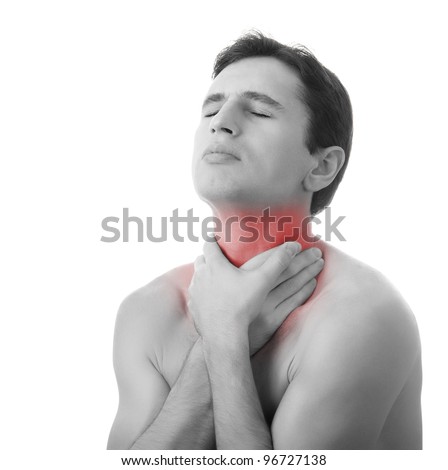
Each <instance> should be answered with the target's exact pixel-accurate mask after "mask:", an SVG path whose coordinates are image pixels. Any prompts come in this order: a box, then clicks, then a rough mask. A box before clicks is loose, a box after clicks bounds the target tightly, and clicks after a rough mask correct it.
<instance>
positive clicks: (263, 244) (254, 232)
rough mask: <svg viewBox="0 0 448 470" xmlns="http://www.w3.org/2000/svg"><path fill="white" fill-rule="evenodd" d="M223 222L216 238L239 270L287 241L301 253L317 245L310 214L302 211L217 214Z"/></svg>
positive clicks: (271, 209) (275, 209)
mask: <svg viewBox="0 0 448 470" xmlns="http://www.w3.org/2000/svg"><path fill="white" fill-rule="evenodd" d="M214 215H215V217H217V218H218V219H219V220H220V223H221V227H219V225H218V227H217V230H216V231H215V237H216V239H217V240H218V244H219V246H220V248H221V250H222V251H223V252H224V254H225V255H226V256H227V258H228V259H229V260H230V261H231V262H232V263H233V264H234V265H235V266H237V267H239V266H241V265H242V264H244V263H245V262H246V261H248V260H249V259H251V258H253V257H254V256H256V255H258V254H259V253H261V252H263V251H266V250H269V249H271V248H274V247H276V246H278V245H281V244H282V243H285V242H287V241H297V242H299V243H300V244H301V245H302V250H305V249H307V248H309V247H311V246H314V245H316V243H317V239H315V238H314V237H313V234H312V232H311V227H310V215H309V211H305V210H303V209H302V208H299V207H295V206H291V207H281V208H278V207H267V208H263V209H261V208H251V209H245V210H242V209H235V208H232V209H224V210H219V211H215V213H214Z"/></svg>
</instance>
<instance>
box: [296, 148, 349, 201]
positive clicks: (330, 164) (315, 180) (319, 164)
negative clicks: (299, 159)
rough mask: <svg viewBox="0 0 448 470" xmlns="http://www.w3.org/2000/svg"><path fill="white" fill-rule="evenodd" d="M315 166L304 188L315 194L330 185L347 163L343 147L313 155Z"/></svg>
mask: <svg viewBox="0 0 448 470" xmlns="http://www.w3.org/2000/svg"><path fill="white" fill-rule="evenodd" d="M312 158H313V160H314V166H313V168H311V170H310V171H309V172H308V174H307V175H306V176H305V179H304V180H303V186H304V188H305V189H306V190H307V191H311V192H313V193H315V192H316V191H320V190H321V189H323V188H326V187H327V186H328V185H330V184H331V183H332V182H333V180H334V179H335V178H336V175H337V174H338V173H339V170H340V169H341V168H342V165H344V162H345V152H344V150H343V149H342V148H341V147H337V146H333V147H327V148H325V149H321V150H318V151H317V152H316V153H315V154H314V155H312Z"/></svg>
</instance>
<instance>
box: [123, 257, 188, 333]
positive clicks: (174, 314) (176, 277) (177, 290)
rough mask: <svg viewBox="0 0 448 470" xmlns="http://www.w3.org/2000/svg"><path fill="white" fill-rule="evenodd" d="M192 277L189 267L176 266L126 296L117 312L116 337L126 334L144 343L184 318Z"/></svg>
mask: <svg viewBox="0 0 448 470" xmlns="http://www.w3.org/2000/svg"><path fill="white" fill-rule="evenodd" d="M192 274H193V265H192V264H188V265H183V266H179V267H177V268H175V269H173V270H171V271H168V272H167V273H164V274H163V275H161V276H159V277H157V278H156V279H154V280H152V281H151V282H149V283H148V284H146V285H145V286H143V287H141V288H139V289H137V290H135V291H134V292H132V293H131V294H129V295H128V296H127V297H126V298H125V299H124V300H123V301H122V302H121V304H120V307H119V309H118V313H117V319H116V327H115V330H116V334H117V332H120V331H122V330H126V331H128V332H129V333H130V334H132V335H133V337H134V338H135V337H136V336H141V335H144V336H145V338H146V339H147V338H148V335H151V336H153V337H154V338H156V337H157V336H158V335H159V334H160V333H162V330H166V329H169V327H170V326H171V325H172V324H173V323H175V322H176V321H179V319H180V318H181V317H182V316H183V315H184V314H185V305H186V300H185V295H186V289H187V288H188V285H189V283H190V280H191V276H192Z"/></svg>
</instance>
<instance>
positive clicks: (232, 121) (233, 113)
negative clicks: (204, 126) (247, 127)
mask: <svg viewBox="0 0 448 470" xmlns="http://www.w3.org/2000/svg"><path fill="white" fill-rule="evenodd" d="M209 129H210V132H211V133H212V134H215V133H217V132H224V133H226V134H230V135H232V136H234V137H235V136H237V135H238V134H239V133H240V132H241V130H240V125H239V123H238V111H237V110H236V109H235V107H234V106H231V105H229V104H224V106H222V108H221V109H220V110H219V111H218V112H217V113H216V114H215V115H214V116H213V118H212V119H211V121H210V127H209Z"/></svg>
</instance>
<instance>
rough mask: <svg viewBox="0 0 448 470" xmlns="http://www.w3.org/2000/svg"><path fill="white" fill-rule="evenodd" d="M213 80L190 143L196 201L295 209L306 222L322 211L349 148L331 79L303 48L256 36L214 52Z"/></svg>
mask: <svg viewBox="0 0 448 470" xmlns="http://www.w3.org/2000/svg"><path fill="white" fill-rule="evenodd" d="M213 78H214V81H213V83H212V86H211V88H210V90H209V93H208V95H207V98H206V100H205V101H204V107H203V112H202V118H201V123H200V125H199V128H198V131H197V133H196V139H195V155H194V161H193V175H194V180H195V185H196V188H197V190H198V193H199V195H200V196H201V197H203V199H205V200H207V201H208V202H210V203H211V204H213V203H217V204H219V203H222V202H228V203H229V204H233V203H243V204H254V205H257V204H258V205H263V204H264V205H265V206H267V205H275V204H284V205H288V204H291V205H294V203H299V204H303V205H307V208H308V209H309V210H310V213H312V214H316V213H318V212H319V211H320V210H322V209H323V208H324V207H325V206H326V205H328V204H329V203H330V201H331V199H332V197H333V195H334V192H335V191H336V188H337V186H338V185H339V182H340V181H341V179H342V176H343V174H344V171H345V168H346V166H347V163H348V158H349V155H350V149H351V140H352V111H351V105H350V100H349V97H348V94H347V92H346V90H345V89H344V87H343V86H342V84H341V83H340V81H339V80H338V78H337V77H336V76H335V75H334V74H333V73H332V72H330V71H329V70H328V69H326V68H325V67H324V66H323V65H322V64H320V62H318V61H317V59H316V58H315V57H314V56H313V55H312V54H311V53H310V52H308V51H307V50H306V49H304V48H303V47H289V46H285V45H283V44H280V43H278V42H277V41H275V40H273V39H270V38H267V37H265V36H263V35H261V34H260V33H251V34H248V35H245V36H243V37H241V38H240V39H239V40H238V41H236V42H235V43H234V44H233V45H231V46H230V47H228V48H226V49H224V50H223V51H221V52H220V54H219V55H218V56H217V58H216V62H215V66H214V71H213ZM226 153H230V154H233V155H236V156H237V157H238V159H232V158H226V156H225V154H226ZM220 154H221V156H220Z"/></svg>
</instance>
